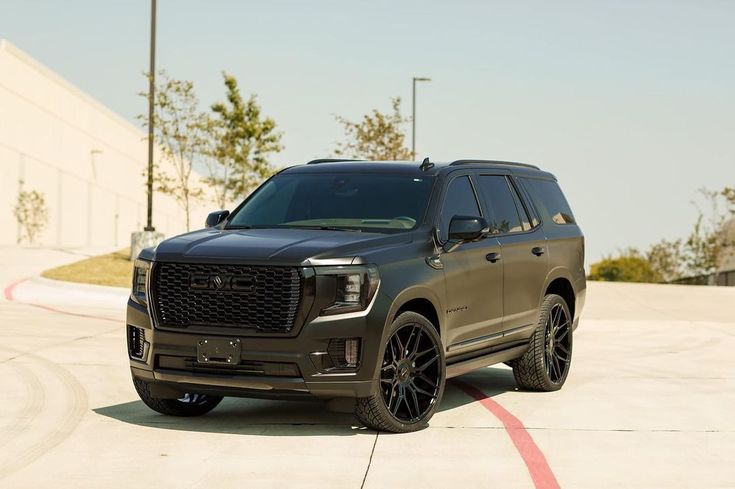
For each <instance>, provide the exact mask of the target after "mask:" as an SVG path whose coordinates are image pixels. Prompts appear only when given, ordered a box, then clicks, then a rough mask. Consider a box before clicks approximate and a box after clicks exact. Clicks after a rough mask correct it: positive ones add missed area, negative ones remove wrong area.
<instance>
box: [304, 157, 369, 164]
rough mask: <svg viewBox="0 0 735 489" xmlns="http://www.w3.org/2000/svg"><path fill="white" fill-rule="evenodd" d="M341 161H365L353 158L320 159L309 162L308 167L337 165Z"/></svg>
mask: <svg viewBox="0 0 735 489" xmlns="http://www.w3.org/2000/svg"><path fill="white" fill-rule="evenodd" d="M339 161H363V160H355V159H353V158H318V159H316V160H311V161H309V162H308V163H307V165H318V164H319V163H337V162H339Z"/></svg>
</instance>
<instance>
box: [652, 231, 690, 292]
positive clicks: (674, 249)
mask: <svg viewBox="0 0 735 489" xmlns="http://www.w3.org/2000/svg"><path fill="white" fill-rule="evenodd" d="M646 259H647V260H648V263H649V265H650V266H651V269H652V270H653V272H654V274H655V275H657V276H658V277H660V279H661V281H663V282H673V281H674V280H677V279H680V278H682V277H683V276H684V274H685V271H684V261H683V251H682V242H681V240H680V239H676V240H673V241H668V240H666V239H662V240H661V241H659V242H658V243H654V244H652V245H651V247H650V248H648V251H647V252H646Z"/></svg>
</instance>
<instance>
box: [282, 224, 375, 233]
mask: <svg viewBox="0 0 735 489" xmlns="http://www.w3.org/2000/svg"><path fill="white" fill-rule="evenodd" d="M288 227H290V228H296V229H319V230H321V231H348V232H349V231H352V232H354V233H361V232H362V229H356V228H343V227H337V226H288Z"/></svg>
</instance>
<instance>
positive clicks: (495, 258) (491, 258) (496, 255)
mask: <svg viewBox="0 0 735 489" xmlns="http://www.w3.org/2000/svg"><path fill="white" fill-rule="evenodd" d="M485 259H486V260H487V261H489V262H490V263H495V262H496V261H498V260H500V253H494V252H493V253H488V254H487V255H485Z"/></svg>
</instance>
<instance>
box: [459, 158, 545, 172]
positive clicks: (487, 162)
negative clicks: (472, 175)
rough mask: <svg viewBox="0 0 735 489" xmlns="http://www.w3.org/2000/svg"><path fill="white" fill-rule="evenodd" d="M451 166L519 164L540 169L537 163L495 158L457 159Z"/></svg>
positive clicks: (519, 165)
mask: <svg viewBox="0 0 735 489" xmlns="http://www.w3.org/2000/svg"><path fill="white" fill-rule="evenodd" d="M449 165H450V166H456V165H503V166H518V167H521V168H533V169H534V170H540V168H539V167H537V166H536V165H529V164H528V163H515V162H513V161H493V160H455V161H453V162H451V163H450V164H449Z"/></svg>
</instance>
